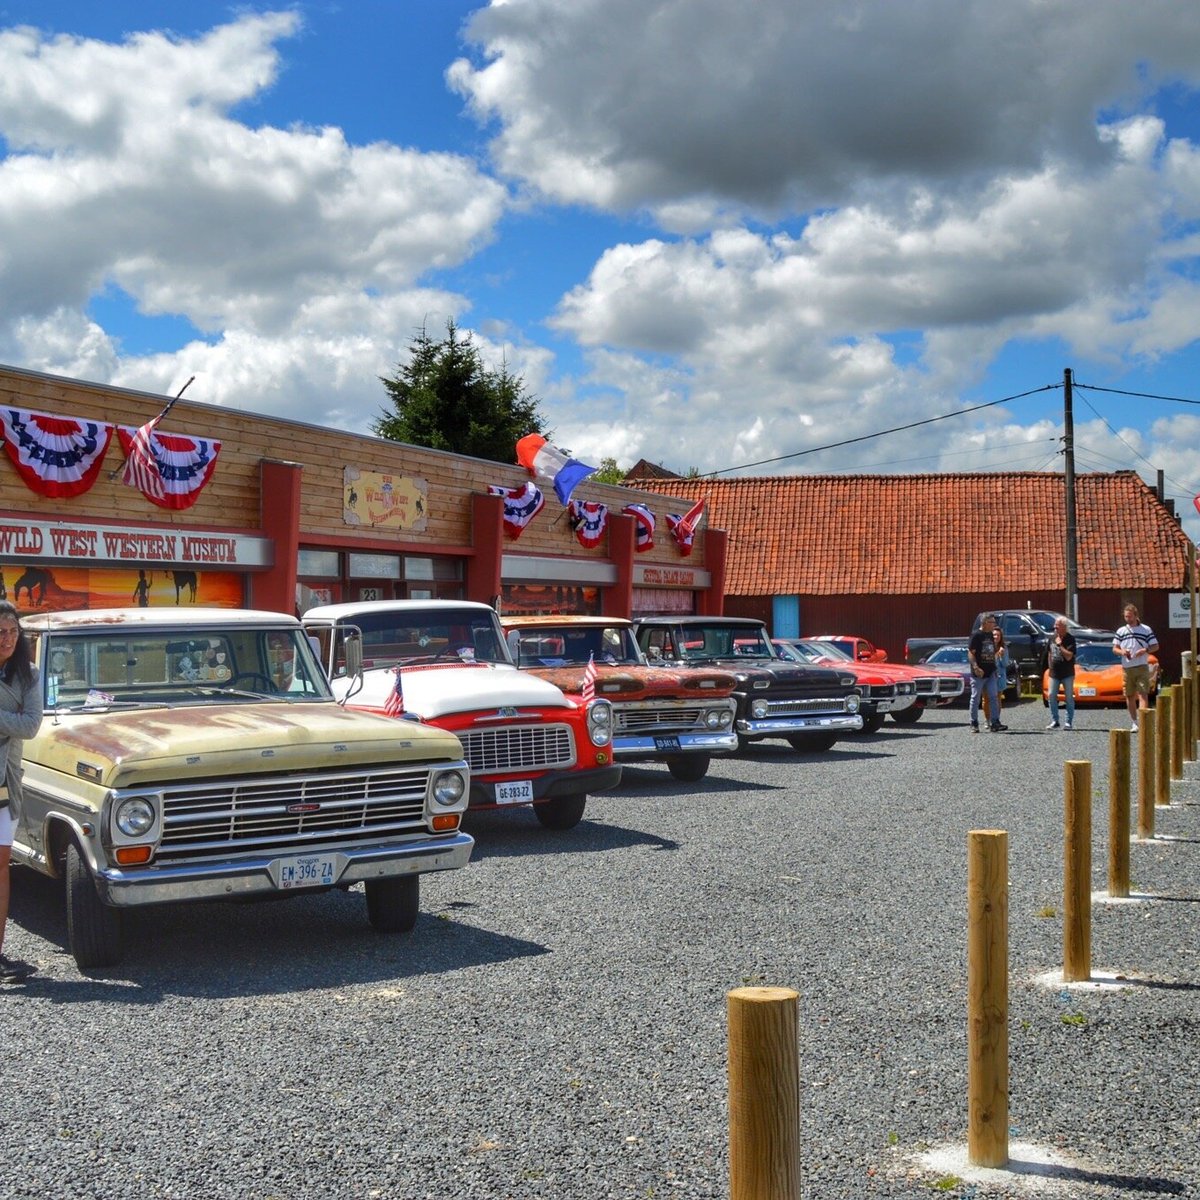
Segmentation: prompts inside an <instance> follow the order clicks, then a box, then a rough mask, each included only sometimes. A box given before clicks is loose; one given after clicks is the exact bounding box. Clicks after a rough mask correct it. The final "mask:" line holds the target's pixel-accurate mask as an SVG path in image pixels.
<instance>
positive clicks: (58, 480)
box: [0, 408, 113, 497]
mask: <svg viewBox="0 0 1200 1200" xmlns="http://www.w3.org/2000/svg"><path fill="white" fill-rule="evenodd" d="M0 425H2V426H3V431H4V449H5V450H6V451H7V452H8V457H9V458H10V459H12V464H13V466H14V467H16V468H17V474H18V475H20V476H21V478H22V479H23V480H24V481H25V484H26V486H27V487H28V488H29V489H30V490H31V491H34V492H37V494H38V495H39V496H55V497H70V496H81V495H82V494H83V493H84V492H86V491H87V490H88V488H90V487H91V486H92V484H94V483H95V482H96V478H97V476H98V475H99V474H100V465H101V463H102V462H103V461H104V454H105V451H106V450H107V449H108V444H109V442H110V441H112V434H113V427H112V426H111V425H109V424H107V423H105V422H103V421H80V420H77V419H76V418H75V417H53V416H50V415H49V414H48V413H39V412H27V411H25V410H24V409H20V408H4V409H0Z"/></svg>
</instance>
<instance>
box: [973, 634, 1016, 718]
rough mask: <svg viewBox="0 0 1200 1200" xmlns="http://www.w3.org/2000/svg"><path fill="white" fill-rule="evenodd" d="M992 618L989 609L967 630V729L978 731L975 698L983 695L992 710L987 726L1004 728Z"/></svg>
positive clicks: (977, 705)
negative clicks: (975, 624) (968, 712)
mask: <svg viewBox="0 0 1200 1200" xmlns="http://www.w3.org/2000/svg"><path fill="white" fill-rule="evenodd" d="M995 629H996V618H995V615H994V614H993V613H984V615H983V620H982V621H981V622H980V623H979V628H978V629H977V630H976V631H975V632H974V633H973V634H971V640H970V641H969V642H968V643H967V660H968V661H969V662H970V664H971V732H972V733H978V732H979V701H980V698H981V697H982V696H983V695H985V694H986V695H987V698H988V702H989V704H990V711H991V713H992V718H991V724H990V726H989V728H990V729H991V731H992V732H993V733H1001V732H1003V731H1004V730H1005V729H1007V728H1008V726H1007V725H1001V724H1000V694H999V692H998V691H997V690H996V684H997V683H998V679H997V677H996V639H995V636H994V632H995Z"/></svg>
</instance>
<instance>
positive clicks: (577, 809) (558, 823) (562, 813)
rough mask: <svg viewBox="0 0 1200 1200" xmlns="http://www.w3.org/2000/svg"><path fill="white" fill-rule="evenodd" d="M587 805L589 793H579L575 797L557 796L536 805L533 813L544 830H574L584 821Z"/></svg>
mask: <svg viewBox="0 0 1200 1200" xmlns="http://www.w3.org/2000/svg"><path fill="white" fill-rule="evenodd" d="M586 804H587V793H586V792H577V793H575V795H573V796H555V797H554V799H553V800H544V801H543V802H542V803H541V804H535V805H534V806H533V811H534V813H535V814H536V816H537V819H538V820H539V821H540V822H541V823H542V827H543V828H544V829H574V828H575V826H576V825H578V824H579V822H580V821H582V820H583V808H584V805H586Z"/></svg>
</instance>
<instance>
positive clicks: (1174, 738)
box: [1171, 683, 1188, 779]
mask: <svg viewBox="0 0 1200 1200" xmlns="http://www.w3.org/2000/svg"><path fill="white" fill-rule="evenodd" d="M1171 691H1172V692H1173V693H1174V696H1173V698H1172V703H1173V705H1174V709H1173V710H1172V711H1173V712H1174V714H1175V715H1174V718H1173V719H1172V721H1171V778H1172V779H1182V778H1183V750H1184V745H1183V735H1184V733H1185V732H1186V730H1187V693H1188V689H1187V685H1186V684H1183V683H1177V684H1176V685H1175V686H1174V687H1173V688H1172V689H1171Z"/></svg>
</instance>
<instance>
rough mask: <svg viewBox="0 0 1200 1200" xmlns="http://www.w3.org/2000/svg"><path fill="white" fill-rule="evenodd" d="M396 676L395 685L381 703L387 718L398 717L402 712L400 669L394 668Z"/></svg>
mask: <svg viewBox="0 0 1200 1200" xmlns="http://www.w3.org/2000/svg"><path fill="white" fill-rule="evenodd" d="M394 671H395V674H396V683H395V686H394V687H393V688H392V690H391V691H390V692H388V698H387V699H386V700H385V701H384V703H383V711H384V712H385V713H387V715H388V716H389V717H398V716H399V715H400V714H401V713H402V712H403V711H404V688H403V687H401V686H400V668H399V667H395V668H394Z"/></svg>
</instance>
